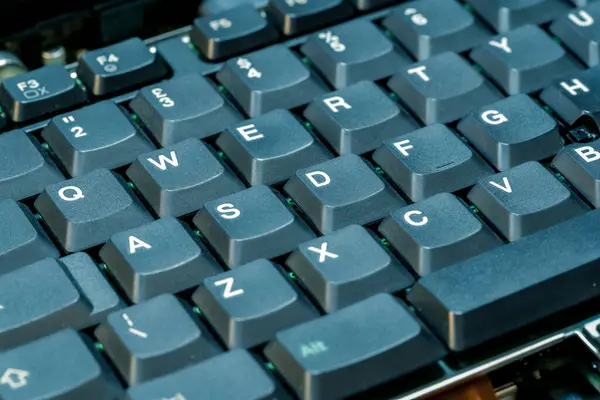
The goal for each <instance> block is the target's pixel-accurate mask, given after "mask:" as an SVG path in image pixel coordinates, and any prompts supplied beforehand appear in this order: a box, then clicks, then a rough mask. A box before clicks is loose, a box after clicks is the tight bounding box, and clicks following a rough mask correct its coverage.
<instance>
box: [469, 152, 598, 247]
mask: <svg viewBox="0 0 600 400" xmlns="http://www.w3.org/2000/svg"><path fill="white" fill-rule="evenodd" d="M468 198H469V200H470V201H471V202H473V204H475V206H477V208H479V210H480V211H481V212H482V213H483V215H485V216H486V217H487V218H488V219H489V220H490V222H491V223H493V224H494V225H495V226H496V228H498V230H499V231H500V232H501V233H502V234H503V235H504V236H505V237H506V238H507V239H508V240H510V241H515V240H517V239H520V238H522V237H523V236H527V235H530V234H532V233H534V232H537V231H539V230H541V229H544V228H547V227H549V226H552V225H555V224H557V223H559V222H562V221H564V220H566V219H568V218H572V217H574V216H576V215H579V214H583V213H585V212H586V211H587V210H588V208H587V206H586V205H584V204H583V202H582V201H581V200H579V199H578V198H577V197H576V196H575V195H574V194H573V193H571V191H569V189H567V188H566V187H565V186H563V184H562V183H560V182H559V181H558V180H557V179H556V178H555V177H554V176H552V174H551V173H550V172H548V171H547V170H546V169H545V168H544V167H543V166H542V165H541V164H539V163H538V162H536V161H530V162H528V163H525V164H521V165H519V166H517V167H514V168H512V169H509V170H508V171H506V172H502V173H499V174H496V175H493V176H490V177H489V178H486V179H485V180H481V181H480V182H479V183H478V184H477V185H475V186H474V187H473V189H471V191H470V192H469V195H468ZM536 251H537V250H536Z"/></svg>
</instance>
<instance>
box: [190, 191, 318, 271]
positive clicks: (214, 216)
mask: <svg viewBox="0 0 600 400" xmlns="http://www.w3.org/2000/svg"><path fill="white" fill-rule="evenodd" d="M194 225H196V227H197V228H198V229H199V230H200V232H202V233H203V234H204V235H205V236H206V238H207V239H208V242H209V243H210V244H211V245H212V247H213V248H214V249H215V250H216V251H217V253H218V254H219V256H221V259H222V260H223V261H224V262H225V263H226V264H227V265H228V266H229V267H230V268H233V267H237V266H239V265H242V264H246V263H248V262H250V261H253V260H256V259H258V258H274V257H278V256H281V255H284V254H286V253H289V252H291V251H292V250H294V248H295V247H296V246H297V245H298V244H299V243H302V242H305V241H307V240H310V239H312V238H314V237H315V234H314V233H313V232H312V231H311V230H310V229H309V227H308V226H307V225H306V224H305V223H304V221H302V220H301V219H300V217H299V216H298V215H297V214H296V213H295V212H294V211H293V210H291V209H290V208H289V207H287V206H286V204H284V202H283V200H282V199H281V196H279V195H278V194H276V193H275V192H273V190H272V189H270V188H269V187H267V186H262V185H260V186H254V187H251V188H250V189H246V190H243V191H241V192H238V193H235V194H232V195H229V196H226V197H222V198H220V199H217V200H213V201H209V202H208V203H206V204H205V205H204V208H203V209H201V210H200V211H199V212H198V214H196V216H195V217H194Z"/></svg>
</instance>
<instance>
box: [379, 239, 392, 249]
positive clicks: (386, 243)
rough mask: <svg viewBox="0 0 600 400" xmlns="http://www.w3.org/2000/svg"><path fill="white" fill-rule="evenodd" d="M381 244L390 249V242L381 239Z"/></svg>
mask: <svg viewBox="0 0 600 400" xmlns="http://www.w3.org/2000/svg"><path fill="white" fill-rule="evenodd" d="M381 244H382V245H384V246H385V247H390V242H389V240H387V239H386V238H382V239H381Z"/></svg>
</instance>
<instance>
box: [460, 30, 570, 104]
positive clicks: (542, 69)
mask: <svg viewBox="0 0 600 400" xmlns="http://www.w3.org/2000/svg"><path fill="white" fill-rule="evenodd" d="M470 56H471V58H472V59H473V61H475V62H476V63H477V64H479V65H480V66H481V67H483V69H484V70H485V71H486V72H487V73H488V75H489V76H490V77H491V78H492V79H493V80H494V81H495V82H496V83H497V84H498V85H499V86H501V87H502V88H503V89H504V90H505V91H506V92H507V93H508V94H517V93H530V92H534V91H536V90H540V89H542V88H544V87H545V86H548V85H549V84H551V83H552V82H553V81H555V80H556V79H559V78H561V77H562V76H564V75H568V74H570V73H573V72H575V71H577V70H579V69H580V67H579V64H577V63H576V62H575V61H574V60H573V59H571V57H570V56H569V55H568V54H567V52H566V51H565V50H564V49H563V48H562V47H560V45H559V44H558V43H556V42H555V41H554V40H552V39H551V38H550V37H549V36H548V34H546V33H545V32H544V31H543V30H542V29H541V28H539V27H537V26H532V25H526V26H523V27H521V28H518V29H515V30H514V31H511V32H509V33H507V34H506V35H501V36H496V37H495V38H493V39H492V40H490V41H489V42H487V43H485V44H482V45H481V46H479V47H477V48H476V49H474V50H473V51H472V52H471V55H470Z"/></svg>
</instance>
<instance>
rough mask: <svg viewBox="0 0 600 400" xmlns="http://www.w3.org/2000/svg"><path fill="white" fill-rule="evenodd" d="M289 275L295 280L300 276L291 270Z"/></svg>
mask: <svg viewBox="0 0 600 400" xmlns="http://www.w3.org/2000/svg"><path fill="white" fill-rule="evenodd" d="M288 275H289V276H290V278H292V279H293V280H297V279H298V277H297V276H296V274H295V273H293V272H290V273H289V274H288Z"/></svg>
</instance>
